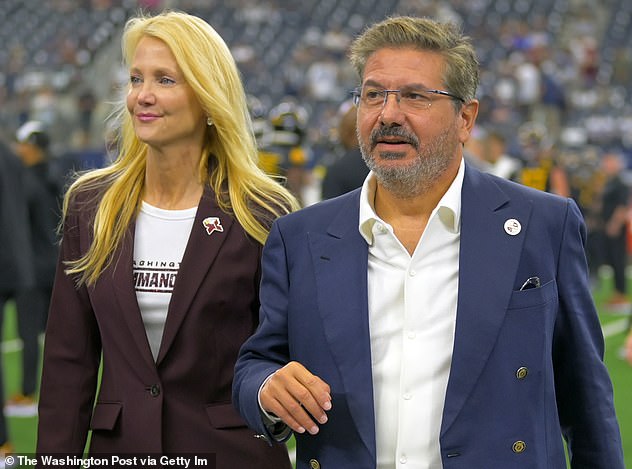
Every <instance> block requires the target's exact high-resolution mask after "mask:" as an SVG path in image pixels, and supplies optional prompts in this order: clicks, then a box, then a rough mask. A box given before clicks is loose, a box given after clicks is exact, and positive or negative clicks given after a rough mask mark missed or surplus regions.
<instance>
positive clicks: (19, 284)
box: [0, 141, 35, 461]
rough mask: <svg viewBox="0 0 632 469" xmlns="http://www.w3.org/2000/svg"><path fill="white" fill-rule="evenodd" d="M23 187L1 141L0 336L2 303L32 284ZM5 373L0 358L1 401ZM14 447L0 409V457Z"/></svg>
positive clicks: (13, 158)
mask: <svg viewBox="0 0 632 469" xmlns="http://www.w3.org/2000/svg"><path fill="white" fill-rule="evenodd" d="M23 188H24V168H23V167H22V164H21V163H20V160H19V158H18V157H17V155H15V154H14V153H13V151H12V150H11V148H10V147H9V145H7V144H5V143H4V142H2V141H0V246H2V249H0V336H2V326H3V324H4V313H5V306H6V304H7V302H8V301H9V300H14V299H15V297H16V295H17V292H18V291H20V290H23V289H26V288H29V287H32V286H33V285H34V282H35V280H34V276H35V274H34V272H33V259H32V256H33V254H32V252H31V242H30V230H29V221H28V212H27V207H26V197H25V195H24V192H23ZM3 378H4V373H3V367H2V360H0V402H4V392H5V391H4V390H5V387H4V379H3ZM13 452H14V447H13V444H12V443H11V441H10V439H9V431H8V427H7V421H6V418H5V413H4V411H2V412H0V460H2V461H4V457H5V456H8V455H10V454H13Z"/></svg>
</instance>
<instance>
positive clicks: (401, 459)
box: [399, 455, 408, 464]
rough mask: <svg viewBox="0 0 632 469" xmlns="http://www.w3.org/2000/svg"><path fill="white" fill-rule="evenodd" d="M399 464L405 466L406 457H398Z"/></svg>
mask: <svg viewBox="0 0 632 469" xmlns="http://www.w3.org/2000/svg"><path fill="white" fill-rule="evenodd" d="M399 462H400V463H402V464H406V463H407V462H408V458H407V457H406V455H402V456H400V457H399Z"/></svg>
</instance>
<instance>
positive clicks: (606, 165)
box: [601, 151, 630, 312]
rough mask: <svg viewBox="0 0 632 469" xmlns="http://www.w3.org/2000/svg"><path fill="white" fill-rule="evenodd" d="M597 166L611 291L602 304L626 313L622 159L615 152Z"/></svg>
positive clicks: (626, 197) (625, 212) (625, 206)
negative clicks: (601, 174)
mask: <svg viewBox="0 0 632 469" xmlns="http://www.w3.org/2000/svg"><path fill="white" fill-rule="evenodd" d="M601 166H602V169H603V172H604V175H605V177H606V182H605V186H604V189H603V194H602V197H601V222H602V225H601V229H602V230H603V233H604V250H603V252H604V263H605V264H606V265H608V266H610V267H611V268H612V271H613V274H614V291H613V293H612V295H611V296H610V298H609V299H608V300H607V301H606V307H607V308H608V309H609V310H611V311H613V312H621V311H622V310H623V311H624V312H627V310H628V308H629V306H630V302H629V300H628V297H627V280H626V274H625V270H626V267H627V226H628V201H629V190H628V187H627V186H626V185H625V183H624V182H623V179H622V178H621V171H622V170H623V169H624V168H625V164H624V160H623V157H622V155H621V154H620V153H618V152H615V151H608V152H607V153H605V154H604V155H603V156H602V160H601Z"/></svg>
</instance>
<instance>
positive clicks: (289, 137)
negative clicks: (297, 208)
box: [262, 96, 310, 201]
mask: <svg viewBox="0 0 632 469" xmlns="http://www.w3.org/2000/svg"><path fill="white" fill-rule="evenodd" d="M268 118H269V120H270V123H271V125H272V130H271V132H270V133H269V136H268V138H265V139H263V141H262V149H263V150H264V151H265V152H267V153H269V154H271V155H274V158H273V159H274V161H276V162H277V164H276V167H275V168H274V169H273V170H272V171H270V173H271V174H277V175H280V176H282V177H284V178H285V183H286V185H287V188H288V189H289V190H290V192H292V194H294V195H295V196H296V197H297V198H298V199H299V201H302V191H303V187H304V186H305V185H306V184H307V182H308V178H309V176H308V173H307V169H308V163H309V161H310V156H309V151H308V149H307V146H306V140H305V137H306V135H307V121H308V114H307V110H306V109H305V108H304V107H303V106H301V105H300V104H299V103H298V102H297V100H296V99H295V98H294V97H291V96H286V97H285V98H284V99H283V101H282V102H281V103H279V104H278V105H276V106H275V107H273V108H272V109H271V110H270V112H269V115H268Z"/></svg>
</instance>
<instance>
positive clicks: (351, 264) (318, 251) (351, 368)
mask: <svg viewBox="0 0 632 469" xmlns="http://www.w3.org/2000/svg"><path fill="white" fill-rule="evenodd" d="M359 193H360V191H359V190H358V191H356V193H355V196H353V197H351V198H349V199H348V203H347V204H346V205H345V206H344V207H343V208H342V209H341V210H340V212H339V213H338V215H337V216H336V217H335V218H334V219H333V221H332V223H331V225H330V226H329V227H328V229H327V232H326V233H320V232H311V233H309V234H308V237H309V243H310V247H311V252H312V262H313V265H314V269H315V277H316V284H317V285H316V286H317V292H318V309H319V312H320V314H321V317H322V324H323V328H324V330H325V336H326V338H327V341H328V344H329V348H330V350H331V352H332V355H333V357H334V360H335V362H336V364H337V366H338V369H339V371H340V373H339V375H340V377H341V379H342V382H343V386H344V390H345V392H346V395H347V396H350V399H349V400H348V405H349V411H350V413H351V415H352V417H353V419H354V421H355V424H356V427H357V428H358V433H359V434H360V435H361V437H362V439H363V441H364V444H365V445H366V447H367V450H368V451H369V453H370V454H371V456H372V457H373V458H375V423H374V411H373V391H372V389H373V383H372V374H371V345H370V340H369V321H368V304H367V298H368V296H367V263H368V246H367V244H366V241H365V240H364V239H363V238H362V236H361V235H360V233H359V231H358V216H359ZM334 405H335V403H334Z"/></svg>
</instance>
